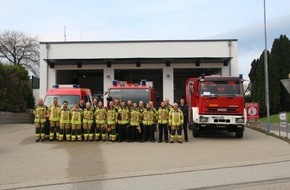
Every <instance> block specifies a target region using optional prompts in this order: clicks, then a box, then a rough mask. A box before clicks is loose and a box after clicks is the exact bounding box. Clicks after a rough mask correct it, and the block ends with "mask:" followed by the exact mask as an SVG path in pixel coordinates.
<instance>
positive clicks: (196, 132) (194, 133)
mask: <svg viewBox="0 0 290 190" xmlns="http://www.w3.org/2000/svg"><path fill="white" fill-rule="evenodd" d="M192 136H193V137H199V136H200V130H199V128H198V127H197V126H196V125H194V126H193V128H192Z"/></svg>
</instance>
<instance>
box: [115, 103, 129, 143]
mask: <svg viewBox="0 0 290 190" xmlns="http://www.w3.org/2000/svg"><path fill="white" fill-rule="evenodd" d="M129 122H130V111H129V109H128V108H127V107H126V104H125V102H122V103H121V107H120V108H119V110H118V126H117V132H118V142H122V141H123V140H124V135H125V132H126V129H127V127H130V126H129Z"/></svg>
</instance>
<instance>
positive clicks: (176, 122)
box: [169, 103, 183, 143]
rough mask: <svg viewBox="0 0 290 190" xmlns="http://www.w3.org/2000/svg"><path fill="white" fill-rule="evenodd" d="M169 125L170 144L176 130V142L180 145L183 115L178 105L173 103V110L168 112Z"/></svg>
mask: <svg viewBox="0 0 290 190" xmlns="http://www.w3.org/2000/svg"><path fill="white" fill-rule="evenodd" d="M169 125H170V126H171V134H170V143H173V142H174V138H175V134H176V130H177V141H178V142H179V143H182V135H181V131H182V125H183V113H182V111H181V110H180V109H179V108H178V104H177V103H174V104H173V108H172V109H171V111H170V112H169Z"/></svg>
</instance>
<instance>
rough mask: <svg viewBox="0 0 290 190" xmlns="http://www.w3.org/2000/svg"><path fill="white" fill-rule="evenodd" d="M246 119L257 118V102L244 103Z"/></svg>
mask: <svg viewBox="0 0 290 190" xmlns="http://www.w3.org/2000/svg"><path fill="white" fill-rule="evenodd" d="M246 110H247V119H248V120H258V119H259V104H258V103H256V102H251V103H246Z"/></svg>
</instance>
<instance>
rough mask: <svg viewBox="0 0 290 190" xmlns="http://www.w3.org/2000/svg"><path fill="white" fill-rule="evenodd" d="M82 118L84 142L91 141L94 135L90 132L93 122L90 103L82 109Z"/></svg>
mask: <svg viewBox="0 0 290 190" xmlns="http://www.w3.org/2000/svg"><path fill="white" fill-rule="evenodd" d="M83 116H84V118H83V128H84V132H83V134H84V140H85V141H92V140H93V137H94V134H93V131H92V125H93V122H94V110H93V108H92V107H91V103H90V102H87V103H86V108H85V109H84V112H83Z"/></svg>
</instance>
